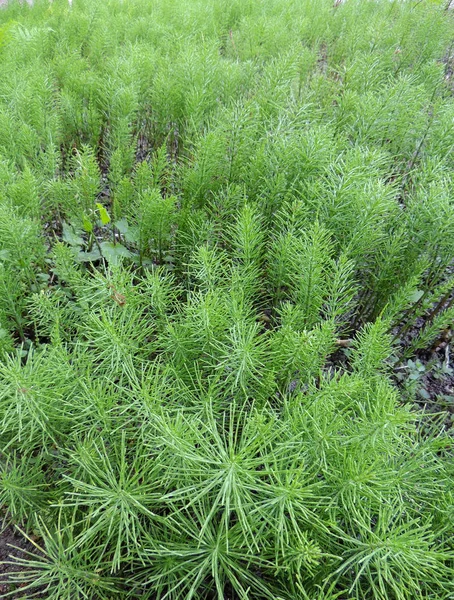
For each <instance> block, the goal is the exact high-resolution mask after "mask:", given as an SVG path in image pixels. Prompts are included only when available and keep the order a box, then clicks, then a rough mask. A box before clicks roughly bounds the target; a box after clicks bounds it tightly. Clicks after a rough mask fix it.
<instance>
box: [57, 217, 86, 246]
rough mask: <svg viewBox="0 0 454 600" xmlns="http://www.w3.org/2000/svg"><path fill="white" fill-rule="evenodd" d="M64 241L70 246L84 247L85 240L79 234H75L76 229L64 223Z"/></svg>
mask: <svg viewBox="0 0 454 600" xmlns="http://www.w3.org/2000/svg"><path fill="white" fill-rule="evenodd" d="M62 237H63V241H65V242H66V243H67V244H69V245H70V246H83V244H84V240H83V238H81V237H80V236H79V235H77V233H75V232H74V229H73V228H72V227H71V225H68V224H67V223H63V235H62Z"/></svg>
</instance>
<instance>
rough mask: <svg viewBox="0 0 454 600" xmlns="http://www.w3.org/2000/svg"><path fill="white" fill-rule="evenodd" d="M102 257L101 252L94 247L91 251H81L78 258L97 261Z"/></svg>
mask: <svg viewBox="0 0 454 600" xmlns="http://www.w3.org/2000/svg"><path fill="white" fill-rule="evenodd" d="M100 258H101V252H100V251H99V249H98V248H94V249H93V250H92V251H91V252H79V253H78V255H77V257H76V260H78V261H79V262H95V261H97V260H99V259H100Z"/></svg>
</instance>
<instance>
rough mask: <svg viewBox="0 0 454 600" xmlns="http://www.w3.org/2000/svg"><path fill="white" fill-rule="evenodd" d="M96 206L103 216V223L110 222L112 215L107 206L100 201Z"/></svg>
mask: <svg viewBox="0 0 454 600" xmlns="http://www.w3.org/2000/svg"><path fill="white" fill-rule="evenodd" d="M96 207H97V209H98V210H99V216H100V218H101V223H102V224H103V225H107V224H108V223H110V216H109V213H108V212H107V210H106V208H105V207H104V206H103V205H102V204H101V203H100V202H97V203H96Z"/></svg>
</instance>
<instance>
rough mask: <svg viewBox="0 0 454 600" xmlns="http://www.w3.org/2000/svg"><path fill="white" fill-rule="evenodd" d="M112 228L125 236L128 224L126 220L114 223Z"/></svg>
mask: <svg viewBox="0 0 454 600" xmlns="http://www.w3.org/2000/svg"><path fill="white" fill-rule="evenodd" d="M114 226H115V229H117V231H119V232H120V233H121V234H122V235H126V234H127V233H128V230H129V223H128V221H127V220H126V219H120V220H119V221H115V223H114Z"/></svg>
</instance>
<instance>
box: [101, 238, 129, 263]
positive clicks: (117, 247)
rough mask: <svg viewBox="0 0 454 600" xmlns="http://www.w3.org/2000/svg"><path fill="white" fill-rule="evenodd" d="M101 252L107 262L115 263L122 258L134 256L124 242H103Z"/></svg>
mask: <svg viewBox="0 0 454 600" xmlns="http://www.w3.org/2000/svg"><path fill="white" fill-rule="evenodd" d="M101 252H102V255H103V256H104V258H105V259H106V260H107V262H109V263H110V264H113V265H117V264H118V263H119V262H120V261H121V259H122V258H130V257H131V256H132V253H131V252H130V251H129V250H128V249H127V248H125V247H124V246H123V245H122V244H113V243H112V242H102V244H101Z"/></svg>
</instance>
